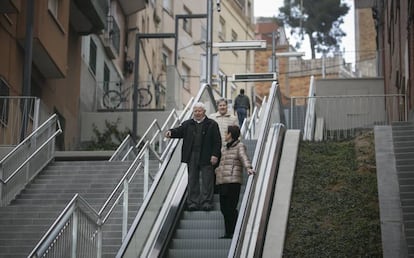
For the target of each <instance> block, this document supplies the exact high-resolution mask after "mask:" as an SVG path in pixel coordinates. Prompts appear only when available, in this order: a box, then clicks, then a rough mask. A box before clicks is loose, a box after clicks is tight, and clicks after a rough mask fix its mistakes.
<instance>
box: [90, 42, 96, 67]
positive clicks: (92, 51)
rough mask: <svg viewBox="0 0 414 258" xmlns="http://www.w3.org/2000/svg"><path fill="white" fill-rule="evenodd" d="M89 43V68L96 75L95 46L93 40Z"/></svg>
mask: <svg viewBox="0 0 414 258" xmlns="http://www.w3.org/2000/svg"><path fill="white" fill-rule="evenodd" d="M90 40H91V41H90V43H89V68H90V69H91V71H92V73H93V74H94V75H96V44H95V42H94V41H93V39H92V38H91V39H90Z"/></svg>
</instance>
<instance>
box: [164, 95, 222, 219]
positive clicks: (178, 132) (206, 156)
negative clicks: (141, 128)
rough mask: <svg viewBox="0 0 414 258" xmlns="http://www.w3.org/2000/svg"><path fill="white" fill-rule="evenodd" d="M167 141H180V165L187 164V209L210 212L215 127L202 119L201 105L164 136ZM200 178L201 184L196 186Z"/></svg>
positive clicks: (216, 146) (216, 144) (217, 154)
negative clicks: (178, 139) (181, 141)
mask: <svg viewBox="0 0 414 258" xmlns="http://www.w3.org/2000/svg"><path fill="white" fill-rule="evenodd" d="M165 137H167V138H181V139H183V146H182V149H181V161H182V162H184V163H187V167H188V186H187V192H188V195H187V209H188V210H189V211H195V210H200V209H201V210H204V211H210V210H212V209H213V195H214V169H213V166H216V165H217V164H218V161H219V158H220V155H221V150H220V148H221V136H220V130H219V127H218V124H217V122H216V121H214V120H213V119H210V118H208V117H207V116H206V108H205V105H204V104H203V103H202V102H198V103H196V104H194V106H193V117H192V118H190V119H188V120H186V121H184V122H183V123H182V124H181V125H180V126H178V127H176V128H172V129H169V130H167V131H166V132H165ZM200 177H201V184H200Z"/></svg>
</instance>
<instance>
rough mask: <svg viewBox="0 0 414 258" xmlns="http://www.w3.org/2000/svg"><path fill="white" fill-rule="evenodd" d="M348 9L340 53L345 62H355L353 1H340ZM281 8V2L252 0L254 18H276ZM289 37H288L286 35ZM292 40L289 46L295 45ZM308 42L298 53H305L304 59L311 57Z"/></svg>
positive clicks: (277, 0)
mask: <svg viewBox="0 0 414 258" xmlns="http://www.w3.org/2000/svg"><path fill="white" fill-rule="evenodd" d="M342 1H343V2H344V3H346V4H347V5H348V6H350V9H349V11H348V14H347V15H346V16H345V18H344V24H342V26H341V28H342V29H343V30H344V31H345V33H346V34H347V36H346V37H344V38H342V47H341V51H343V50H344V48H345V52H344V58H345V60H346V62H352V63H354V62H355V36H354V28H355V26H354V7H353V6H354V1H353V0H342ZM281 6H283V0H254V15H255V16H263V17H273V16H278V14H279V7H281ZM286 34H287V36H288V37H289V36H290V35H289V34H288V33H286ZM294 41H295V40H294V39H293V38H291V39H290V44H291V45H293V46H294V45H295V43H294ZM309 48H310V47H309V41H306V42H304V43H302V48H301V49H299V50H298V51H304V52H306V56H305V59H308V58H310V57H311V54H310V49H309Z"/></svg>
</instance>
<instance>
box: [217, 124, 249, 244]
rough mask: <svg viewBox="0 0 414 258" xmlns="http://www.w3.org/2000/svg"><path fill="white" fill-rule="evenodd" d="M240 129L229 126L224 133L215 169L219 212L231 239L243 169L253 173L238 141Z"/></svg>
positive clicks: (244, 151) (244, 150)
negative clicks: (219, 156) (224, 141)
mask: <svg viewBox="0 0 414 258" xmlns="http://www.w3.org/2000/svg"><path fill="white" fill-rule="evenodd" d="M239 136H240V128H239V127H238V126H237V125H236V126H234V125H230V126H228V128H227V133H226V137H225V139H226V142H227V144H226V146H225V147H223V148H222V151H221V159H220V165H219V166H218V167H217V168H216V171H215V173H216V184H217V185H218V191H219V194H220V210H221V213H222V214H223V217H224V226H225V235H224V236H222V237H221V238H232V237H233V233H234V228H235V227H236V222H237V216H238V211H237V204H238V202H239V195H240V188H241V184H242V182H243V174H242V173H243V167H245V168H246V169H247V173H248V174H249V175H252V174H254V173H255V171H254V170H253V167H252V164H251V162H250V160H249V158H248V156H247V154H246V146H245V145H244V144H243V143H242V142H241V141H240V140H239Z"/></svg>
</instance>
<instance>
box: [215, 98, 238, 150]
mask: <svg viewBox="0 0 414 258" xmlns="http://www.w3.org/2000/svg"><path fill="white" fill-rule="evenodd" d="M209 117H211V119H214V121H216V122H217V124H218V126H219V129H220V134H221V143H222V144H223V146H224V145H226V141H225V138H226V133H227V128H228V127H229V125H239V123H238V121H237V117H236V116H235V115H233V114H231V113H230V112H229V110H228V103H227V100H226V99H219V100H217V112H216V113H213V114H211V115H209Z"/></svg>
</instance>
